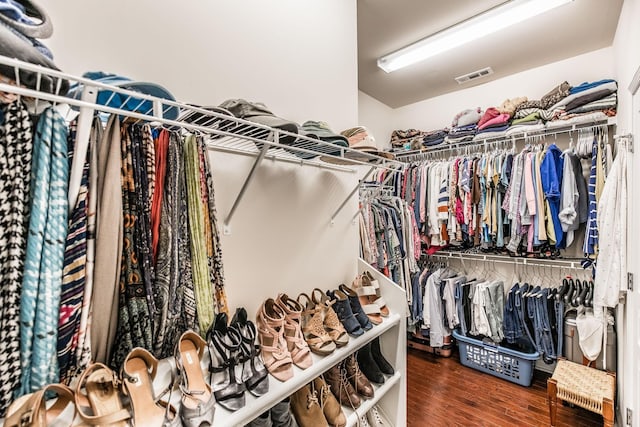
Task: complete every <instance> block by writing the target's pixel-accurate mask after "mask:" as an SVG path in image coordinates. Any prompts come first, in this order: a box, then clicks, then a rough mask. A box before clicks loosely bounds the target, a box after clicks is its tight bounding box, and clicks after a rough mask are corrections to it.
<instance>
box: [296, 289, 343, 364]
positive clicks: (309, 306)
mask: <svg viewBox="0 0 640 427" xmlns="http://www.w3.org/2000/svg"><path fill="white" fill-rule="evenodd" d="M298 302H299V303H300V305H301V306H302V307H303V311H302V332H303V333H304V339H305V340H306V341H307V344H309V349H311V351H312V352H314V353H316V354H319V355H321V356H326V355H327V354H331V353H333V352H334V351H335V349H336V344H335V343H334V342H333V340H332V339H331V336H330V335H329V334H328V333H327V331H326V330H325V329H324V317H323V314H324V312H323V309H322V308H321V307H319V306H317V305H316V304H314V302H313V300H312V299H311V298H309V295H307V294H304V293H303V294H300V295H299V296H298Z"/></svg>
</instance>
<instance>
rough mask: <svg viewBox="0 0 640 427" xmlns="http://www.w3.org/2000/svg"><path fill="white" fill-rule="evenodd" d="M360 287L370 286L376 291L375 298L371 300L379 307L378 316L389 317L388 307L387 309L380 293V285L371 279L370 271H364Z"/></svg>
mask: <svg viewBox="0 0 640 427" xmlns="http://www.w3.org/2000/svg"><path fill="white" fill-rule="evenodd" d="M362 285H363V286H371V287H372V288H373V289H375V291H376V296H375V298H373V303H374V304H378V307H380V314H381V315H382V317H387V316H389V307H387V301H386V300H385V299H384V298H383V297H382V295H381V293H380V283H378V281H377V280H376V279H375V278H374V277H373V275H372V274H371V272H370V271H365V272H364V273H363V274H362Z"/></svg>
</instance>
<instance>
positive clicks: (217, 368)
mask: <svg viewBox="0 0 640 427" xmlns="http://www.w3.org/2000/svg"><path fill="white" fill-rule="evenodd" d="M227 319H228V316H227V313H224V312H222V313H218V315H217V316H216V320H215V322H214V323H213V325H212V327H211V328H210V329H209V332H207V342H208V344H209V356H210V357H211V366H210V367H209V372H210V373H211V387H212V388H213V394H214V396H215V397H216V401H217V402H218V403H219V404H220V406H222V407H223V408H226V409H228V410H230V411H237V410H238V409H240V408H243V407H244V405H245V403H246V398H245V395H244V392H245V390H246V387H245V385H244V383H242V382H240V381H239V380H238V378H237V376H236V365H237V364H238V360H239V356H240V347H241V346H242V337H241V336H240V332H238V330H237V329H235V328H229V327H228V326H227Z"/></svg>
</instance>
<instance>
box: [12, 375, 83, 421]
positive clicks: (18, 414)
mask: <svg viewBox="0 0 640 427" xmlns="http://www.w3.org/2000/svg"><path fill="white" fill-rule="evenodd" d="M52 392H54V393H55V394H56V395H57V399H56V402H55V403H54V404H53V405H51V406H50V407H49V408H47V405H46V403H45V402H46V395H48V394H49V393H52ZM68 406H72V407H73V418H75V415H76V412H77V410H76V405H75V402H74V397H73V392H72V391H71V389H70V388H69V387H67V386H66V385H64V384H49V385H46V386H44V388H42V389H40V390H38V391H36V392H34V393H30V394H25V395H24V396H21V397H19V398H17V399H16V400H15V401H13V403H11V405H10V406H9V408H8V409H7V417H6V418H5V420H4V425H5V426H7V427H12V426H20V427H40V426H49V425H55V424H56V422H59V421H60V420H62V416H61V415H62V413H63V411H65V410H66V409H67V407H68ZM73 418H71V419H73Z"/></svg>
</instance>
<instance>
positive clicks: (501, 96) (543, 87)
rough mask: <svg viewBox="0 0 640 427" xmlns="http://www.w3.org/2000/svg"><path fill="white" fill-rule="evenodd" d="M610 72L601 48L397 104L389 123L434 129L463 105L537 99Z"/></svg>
mask: <svg viewBox="0 0 640 427" xmlns="http://www.w3.org/2000/svg"><path fill="white" fill-rule="evenodd" d="M614 75H615V72H614V63H613V50H612V48H604V49H600V50H596V51H593V52H589V53H586V54H583V55H579V56H575V57H573V58H568V59H565V60H562V61H558V62H554V63H551V64H547V65H543V66H541V67H537V68H532V69H530V70H527V71H523V72H521V73H517V74H513V75H511V76H508V77H504V78H501V79H498V80H494V81H492V82H489V83H486V84H484V85H480V86H475V87H472V88H469V89H465V90H461V91H458V92H453V93H449V94H446V95H441V96H437V97H435V98H430V99H427V100H425V101H421V102H417V103H415V104H411V105H407V106H405V107H401V108H397V109H396V110H394V112H393V116H392V118H393V123H394V126H395V129H409V128H417V129H422V130H432V129H438V128H442V127H445V126H450V125H451V120H452V119H453V117H454V116H455V115H456V114H457V113H458V112H459V111H462V110H464V109H466V108H474V107H482V108H483V109H485V108H487V107H492V106H499V105H500V104H501V103H502V102H503V101H504V100H506V99H508V98H515V97H519V96H527V97H528V98H530V99H540V97H542V96H543V95H544V94H545V93H547V92H548V91H549V90H551V89H552V88H553V87H555V86H556V85H558V84H559V83H561V82H563V81H564V80H567V81H568V82H569V83H570V84H572V85H577V84H580V83H582V82H584V81H591V80H598V79H602V78H609V77H611V76H614Z"/></svg>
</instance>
